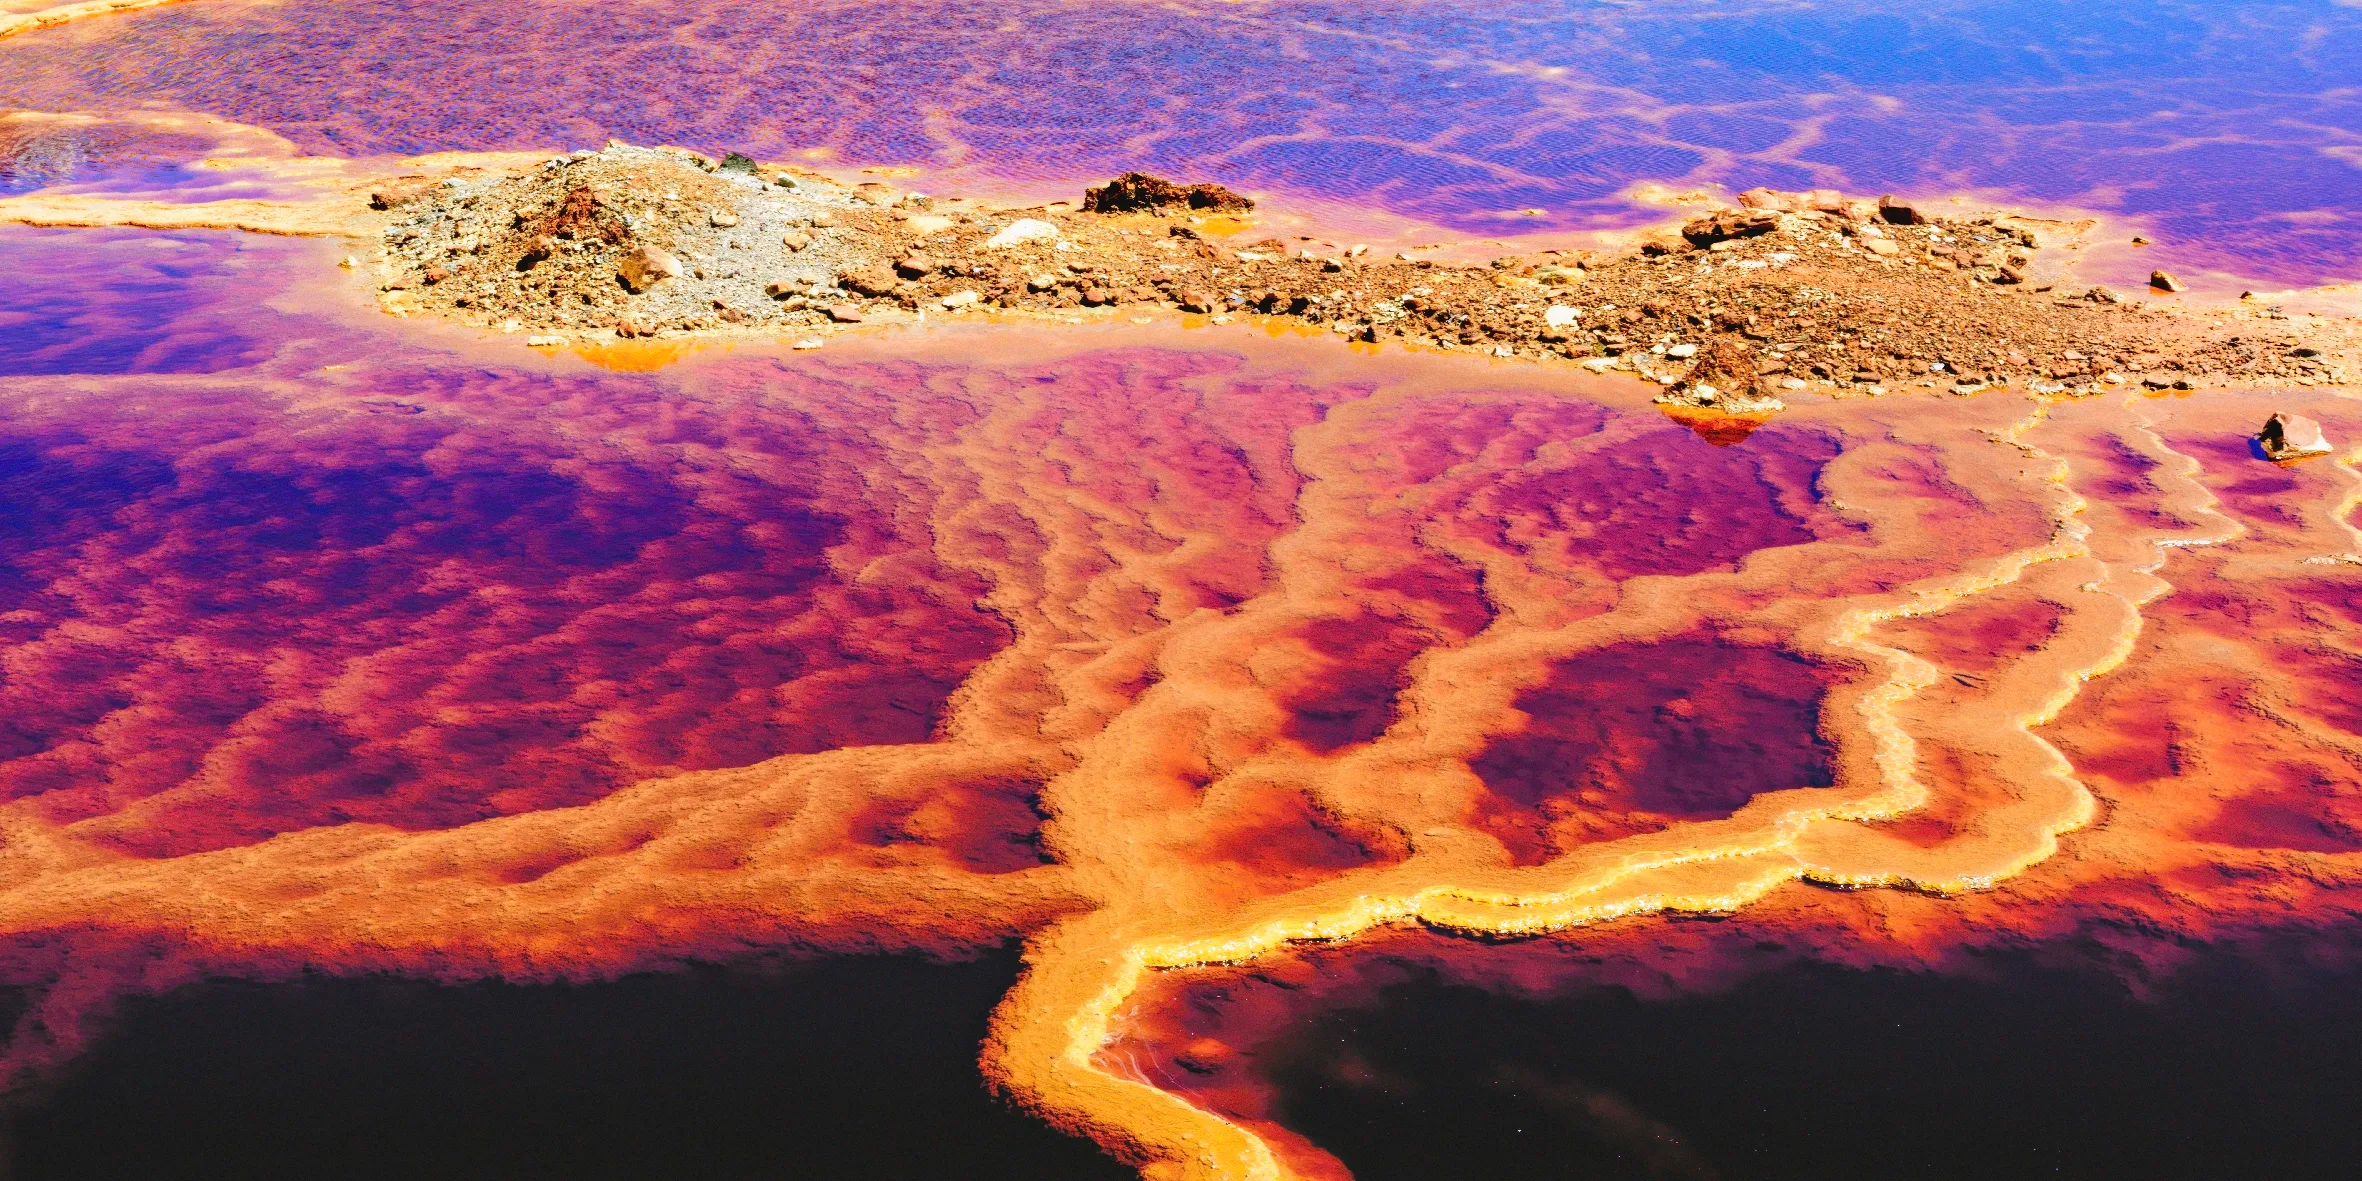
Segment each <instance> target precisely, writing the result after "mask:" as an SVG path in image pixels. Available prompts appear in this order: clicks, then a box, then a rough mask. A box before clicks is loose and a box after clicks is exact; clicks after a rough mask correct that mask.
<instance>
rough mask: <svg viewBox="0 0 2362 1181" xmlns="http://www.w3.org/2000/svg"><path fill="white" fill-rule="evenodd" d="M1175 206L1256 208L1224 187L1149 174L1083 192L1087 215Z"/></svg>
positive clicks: (1225, 209) (1126, 177) (1137, 174)
mask: <svg viewBox="0 0 2362 1181" xmlns="http://www.w3.org/2000/svg"><path fill="white" fill-rule="evenodd" d="M1174 206H1181V207H1185V208H1189V209H1205V210H1212V211H1214V212H1217V213H1235V212H1243V211H1245V210H1248V209H1253V208H1254V207H1255V203H1254V202H1253V201H1250V200H1248V199H1247V198H1245V197H1242V196H1239V195H1238V194H1237V193H1234V192H1231V191H1230V190H1229V189H1226V188H1223V187H1222V186H1221V185H1217V184H1194V185H1177V184H1174V183H1173V182H1172V181H1169V180H1166V179H1165V178H1163V177H1161V176H1150V175H1149V174H1147V173H1145V172H1127V173H1125V174H1123V175H1122V176H1119V177H1117V178H1115V179H1114V180H1111V181H1108V182H1107V183H1106V184H1103V185H1100V186H1099V187H1098V188H1095V189H1087V190H1084V192H1083V212H1085V213H1137V212H1140V211H1143V210H1155V209H1166V208H1171V207H1174Z"/></svg>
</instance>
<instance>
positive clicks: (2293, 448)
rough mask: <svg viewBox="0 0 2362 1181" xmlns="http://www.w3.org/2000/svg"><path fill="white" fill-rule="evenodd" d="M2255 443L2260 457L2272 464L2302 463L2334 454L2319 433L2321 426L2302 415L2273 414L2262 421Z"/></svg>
mask: <svg viewBox="0 0 2362 1181" xmlns="http://www.w3.org/2000/svg"><path fill="white" fill-rule="evenodd" d="M2255 439H2256V442H2258V443H2261V444H2263V448H2264V454H2265V455H2268V456H2270V457H2272V458H2273V459H2275V460H2287V459H2303V458H2304V457H2306V456H2308V455H2327V454H2329V453H2330V452H2331V451H2332V450H2335V448H2332V447H2331V446H2330V445H2329V438H2328V436H2326V435H2323V434H2322V433H2321V424H2320V423H2317V422H2314V421H2313V420H2312V419H2310V418H2306V417H2305V416H2304V415H2302V414H2274V415H2273V416H2272V417H2270V418H2268V419H2265V420H2264V429H2262V430H2260V431H2258V432H2256V436H2255Z"/></svg>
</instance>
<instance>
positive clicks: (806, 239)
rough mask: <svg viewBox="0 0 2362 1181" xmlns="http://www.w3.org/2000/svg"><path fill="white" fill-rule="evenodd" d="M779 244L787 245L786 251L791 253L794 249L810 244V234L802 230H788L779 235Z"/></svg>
mask: <svg viewBox="0 0 2362 1181" xmlns="http://www.w3.org/2000/svg"><path fill="white" fill-rule="evenodd" d="M779 244H780V245H781V246H785V247H787V249H788V252H789V253H791V254H792V253H794V252H795V251H798V250H802V249H804V248H805V247H807V246H810V245H811V244H812V235H810V234H807V233H805V232H803V231H802V230H789V231H788V232H786V233H784V234H781V235H780V236H779Z"/></svg>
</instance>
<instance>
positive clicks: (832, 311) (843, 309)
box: [828, 303, 861, 324]
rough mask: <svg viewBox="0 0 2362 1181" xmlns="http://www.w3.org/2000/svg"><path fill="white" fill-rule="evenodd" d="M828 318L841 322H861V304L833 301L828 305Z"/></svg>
mask: <svg viewBox="0 0 2362 1181" xmlns="http://www.w3.org/2000/svg"><path fill="white" fill-rule="evenodd" d="M828 318H829V319H831V320H834V321H836V322H837V323H839V324H859V323H860V322H861V305H859V304H851V303H832V304H830V305H828Z"/></svg>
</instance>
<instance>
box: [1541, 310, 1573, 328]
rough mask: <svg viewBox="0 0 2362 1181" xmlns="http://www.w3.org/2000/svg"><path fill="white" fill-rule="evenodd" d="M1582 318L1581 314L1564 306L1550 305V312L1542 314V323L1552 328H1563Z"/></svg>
mask: <svg viewBox="0 0 2362 1181" xmlns="http://www.w3.org/2000/svg"><path fill="white" fill-rule="evenodd" d="M1582 318H1583V314H1582V313H1581V312H1579V311H1577V310H1576V309H1574V308H1570V307H1567V306H1566V305H1564V304H1552V305H1550V310H1548V311H1546V312H1543V313H1542V322H1543V323H1544V324H1547V325H1549V326H1550V327H1552V328H1564V327H1566V326H1567V325H1569V324H1573V323H1574V322H1576V321H1577V320H1580V319H1582Z"/></svg>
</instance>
